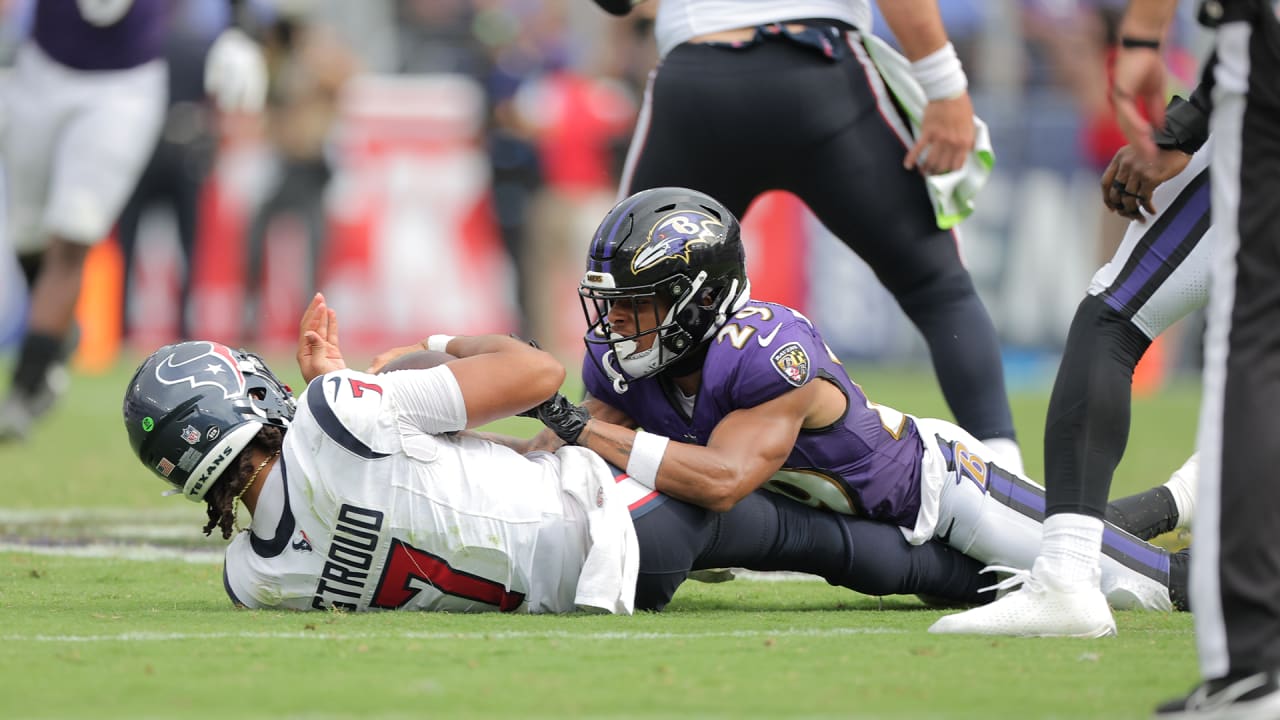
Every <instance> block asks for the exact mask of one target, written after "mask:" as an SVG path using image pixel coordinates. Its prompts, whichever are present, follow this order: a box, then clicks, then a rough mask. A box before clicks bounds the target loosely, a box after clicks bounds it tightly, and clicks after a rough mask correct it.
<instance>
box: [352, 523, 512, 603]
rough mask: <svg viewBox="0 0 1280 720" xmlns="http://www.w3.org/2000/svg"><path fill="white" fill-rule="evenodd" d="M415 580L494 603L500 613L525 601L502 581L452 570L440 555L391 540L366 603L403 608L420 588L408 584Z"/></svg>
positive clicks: (450, 593)
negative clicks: (384, 568)
mask: <svg viewBox="0 0 1280 720" xmlns="http://www.w3.org/2000/svg"><path fill="white" fill-rule="evenodd" d="M414 580H418V581H419V582H424V583H427V584H428V585H430V586H432V587H434V588H435V589H436V590H439V591H440V592H442V593H444V594H445V595H453V596H454V597H460V598H465V599H467V600H474V601H476V602H482V603H484V604H486V605H495V606H497V608H498V609H499V610H501V611H502V612H511V611H513V610H515V609H516V608H518V607H520V604H521V603H523V602H524V593H519V592H512V591H510V590H507V589H506V588H505V587H504V586H503V585H502V584H501V583H496V582H494V581H492V580H486V579H485V578H482V577H480V576H478V575H472V574H471V573H466V572H463V571H461V570H455V569H453V568H452V567H450V566H449V563H447V562H445V561H444V559H443V558H439V557H436V556H435V555H432V554H431V553H429V552H427V551H425V550H419V549H418V548H416V547H414V546H412V545H409V544H408V543H405V542H403V541H401V540H398V539H393V540H392V541H391V551H390V552H389V553H387V564H386V570H385V571H383V573H382V580H381V581H380V582H379V583H378V589H377V590H376V591H375V592H374V593H373V600H372V602H370V603H369V604H370V605H372V606H373V607H378V608H387V609H391V610H394V609H396V608H399V607H403V606H404V605H405V604H406V603H408V602H409V601H410V600H412V599H413V598H414V596H415V595H417V594H418V592H419V591H420V590H421V588H416V587H412V586H411V585H410V583H411V582H412V581H414Z"/></svg>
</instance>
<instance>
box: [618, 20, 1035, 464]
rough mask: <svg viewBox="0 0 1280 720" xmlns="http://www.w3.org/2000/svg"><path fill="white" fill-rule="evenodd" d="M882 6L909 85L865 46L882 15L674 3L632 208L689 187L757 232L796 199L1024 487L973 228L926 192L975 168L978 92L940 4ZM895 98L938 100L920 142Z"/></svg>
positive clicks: (881, 53)
mask: <svg viewBox="0 0 1280 720" xmlns="http://www.w3.org/2000/svg"><path fill="white" fill-rule="evenodd" d="M598 4H600V5H601V7H603V8H604V9H605V10H607V11H610V12H614V13H619V12H622V13H625V12H627V11H628V10H629V9H630V5H631V4H630V3H627V2H624V1H620V0H601V1H600V2H599V3H598ZM878 6H879V9H880V11H881V13H882V14H883V16H884V19H885V21H886V23H887V24H888V25H889V27H890V28H891V29H892V31H893V34H894V36H895V37H896V38H897V40H898V42H899V43H900V44H901V46H902V48H903V51H904V54H905V55H906V59H907V61H909V64H908V63H907V62H905V61H902V62H899V63H898V65H897V68H898V70H899V72H898V73H897V74H896V75H894V76H893V77H889V76H888V75H887V74H886V72H887V71H886V70H885V67H886V61H885V59H884V58H885V57H886V55H889V54H891V53H892V50H889V49H888V48H887V46H883V45H880V46H876V45H868V46H865V47H864V44H863V42H864V35H869V33H870V30H871V25H872V9H871V4H870V2H869V1H868V0H806V1H804V2H780V1H778V2H767V1H762V0H740V1H737V2H727V3H725V2H706V1H705V0H663V2H661V3H660V4H659V6H658V12H657V19H656V22H655V33H656V36H657V42H658V52H659V54H660V56H661V61H660V62H659V64H658V66H657V68H655V70H654V71H653V73H652V75H651V77H650V83H649V87H648V89H647V91H646V94H645V104H644V107H643V108H642V109H641V113H640V119H639V121H638V123H637V127H636V133H635V137H634V138H633V140H632V143H631V150H630V155H629V156H628V158H627V161H626V166H625V168H624V171H623V172H624V174H623V178H622V183H621V189H620V193H619V197H622V196H625V195H628V194H631V193H634V192H636V191H639V190H643V189H646V188H653V187H658V186H680V187H689V188H693V189H695V190H700V191H703V192H706V193H708V194H709V195H711V196H713V197H715V198H717V199H718V200H719V201H721V202H722V203H724V205H725V207H727V208H728V209H729V211H730V212H732V213H733V214H734V215H735V216H738V217H742V215H743V213H744V212H745V211H746V210H747V207H748V206H749V205H750V204H751V202H752V200H754V199H755V198H756V197H758V196H759V195H761V194H762V193H764V192H766V191H768V190H774V189H783V190H787V191H790V192H792V193H794V194H795V195H796V196H798V197H799V198H800V199H801V200H803V201H804V202H805V204H806V205H808V207H809V208H810V209H811V210H812V211H813V212H814V214H815V215H816V216H817V217H818V219H819V220H821V221H822V223H823V224H824V225H826V227H827V228H829V229H830V230H831V231H832V232H833V233H835V235H836V236H838V237H839V238H840V239H841V240H842V241H844V243H845V244H846V245H848V246H849V247H850V248H851V249H852V250H853V251H854V252H856V253H857V254H858V256H859V257H861V258H862V259H863V260H865V261H866V263H867V264H868V265H869V266H870V267H871V268H872V270H874V271H875V274H876V277H877V278H879V280H880V282H881V283H883V284H884V286H885V287H886V288H887V289H888V290H889V291H890V292H891V293H892V294H893V296H894V298H895V299H896V300H897V302H898V304H899V306H900V307H901V308H902V310H903V311H904V312H905V313H906V315H907V316H908V317H909V318H910V319H911V321H912V322H913V323H914V324H915V325H916V327H917V328H918V329H919V330H920V332H921V333H922V334H923V336H924V339H925V342H926V343H927V345H928V346H929V353H930V356H931V357H932V359H933V366H934V371H935V373H936V374H937V377H938V381H939V384H940V385H941V388H942V392H943V395H944V396H945V398H946V400H947V404H948V405H949V406H950V408H951V411H952V414H953V415H954V416H955V418H956V420H957V422H958V423H959V424H960V425H961V426H962V427H964V428H965V429H967V430H969V431H970V432H971V433H972V434H973V435H975V436H976V437H978V438H980V439H982V440H983V441H984V442H987V443H988V445H989V447H990V448H991V449H992V450H994V451H996V452H997V453H999V454H1000V455H1001V456H1002V457H1003V458H1004V459H1005V464H1006V465H1007V466H1008V467H1010V468H1011V469H1014V470H1018V471H1020V470H1021V469H1022V458H1021V453H1020V451H1019V450H1018V446H1017V444H1016V439H1015V433H1014V428H1013V418H1012V414H1011V412H1010V409H1009V403H1008V398H1007V395H1006V392H1005V382H1004V374H1003V363H1002V359H1001V356H1000V352H999V340H998V337H997V335H996V330H995V326H994V324H993V323H992V321H991V317H990V316H989V314H988V313H987V310H986V308H985V307H984V305H983V304H982V301H981V300H980V299H979V297H978V294H977V291H976V289H975V287H974V284H973V281H972V279H971V278H970V276H969V273H968V271H967V270H966V269H965V266H964V263H963V262H962V260H961V257H960V248H959V233H958V231H957V230H956V229H955V227H954V225H955V223H956V222H958V221H959V218H961V217H963V216H964V215H965V214H967V210H958V209H957V208H956V207H955V206H954V204H953V202H952V201H951V200H950V199H945V200H942V199H940V198H942V197H946V193H939V192H935V191H934V190H933V189H931V188H930V186H929V183H928V182H927V177H928V176H935V175H943V174H947V173H951V172H953V171H959V170H962V169H964V168H966V165H967V163H968V161H969V159H970V156H971V153H972V152H973V151H974V149H975V141H976V137H977V132H976V129H975V123H974V116H973V105H972V103H971V102H970V99H969V94H968V81H967V78H966V76H965V72H964V69H963V67H962V66H961V64H960V60H959V58H958V56H957V54H956V51H955V48H954V47H953V46H952V44H951V43H950V42H949V41H948V39H947V33H946V30H945V29H944V27H943V24H942V20H941V17H940V15H939V11H938V5H937V3H936V2H935V1H934V0H909V1H908V0H897V1H895V2H889V3H879V4H878ZM880 48H883V49H880ZM872 50H876V52H875V53H874V54H873V53H872ZM873 58H875V59H873ZM897 60H898V61H901V58H900V57H899V58H897ZM890 62H892V61H890ZM886 81H888V82H889V83H890V86H892V85H893V84H894V83H901V84H906V85H914V86H915V87H914V90H915V92H920V91H922V92H923V99H924V101H925V102H924V103H923V107H922V108H918V109H917V112H918V114H917V115H916V116H915V117H914V118H913V119H915V120H918V131H916V132H914V133H913V132H912V130H911V129H910V128H909V127H908V122H907V120H906V119H904V115H905V112H904V110H903V109H902V108H900V107H899V106H898V105H897V104H895V100H894V99H893V96H892V95H891V94H890V92H889V91H888V90H887V89H886ZM898 97H899V98H901V97H902V95H901V94H898ZM968 200H971V197H970V198H966V202H967V201H968ZM934 201H938V202H939V204H938V205H937V207H934ZM942 228H948V229H942ZM780 241H782V240H778V239H775V240H773V242H780ZM960 327H962V328H964V329H965V330H964V332H963V333H962V334H957V332H956V328H960Z"/></svg>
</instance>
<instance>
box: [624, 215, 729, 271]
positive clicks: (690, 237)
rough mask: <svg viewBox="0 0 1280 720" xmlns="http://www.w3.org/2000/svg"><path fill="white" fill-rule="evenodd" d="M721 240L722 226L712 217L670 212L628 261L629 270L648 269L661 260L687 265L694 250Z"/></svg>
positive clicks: (722, 235)
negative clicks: (633, 257)
mask: <svg viewBox="0 0 1280 720" xmlns="http://www.w3.org/2000/svg"><path fill="white" fill-rule="evenodd" d="M722 237H724V223H722V222H720V221H719V220H717V219H715V218H714V217H711V216H710V215H707V214H706V213H700V212H697V211H693V210H681V211H678V212H673V213H671V214H670V215H668V216H666V217H664V218H662V220H660V221H659V222H658V224H657V225H655V226H654V228H653V232H651V233H649V239H648V240H647V241H646V242H645V245H644V246H643V247H641V248H640V251H639V252H637V253H636V256H635V259H633V260H632V261H631V271H632V272H637V273H638V272H640V271H642V270H647V269H649V268H651V267H653V266H654V265H657V264H658V263H660V262H662V261H663V260H674V259H680V260H683V261H684V262H685V264H688V263H689V254H690V252H691V251H692V250H693V248H695V247H697V246H698V245H709V244H711V241H712V240H715V239H718V238H722Z"/></svg>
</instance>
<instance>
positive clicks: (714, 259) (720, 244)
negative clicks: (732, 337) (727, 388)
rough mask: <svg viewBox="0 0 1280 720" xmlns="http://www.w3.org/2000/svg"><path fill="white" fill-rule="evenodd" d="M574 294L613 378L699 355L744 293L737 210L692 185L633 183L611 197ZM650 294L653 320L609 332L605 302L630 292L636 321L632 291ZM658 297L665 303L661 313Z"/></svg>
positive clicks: (616, 381)
mask: <svg viewBox="0 0 1280 720" xmlns="http://www.w3.org/2000/svg"><path fill="white" fill-rule="evenodd" d="M578 295H579V297H580V300H581V302H582V310H583V313H584V314H585V315H586V317H587V323H588V325H589V326H590V327H589V328H588V330H587V333H586V336H585V339H586V342H587V345H588V347H590V346H592V345H608V346H609V350H608V351H607V352H606V353H605V354H604V356H603V358H602V362H601V365H602V367H603V369H604V372H605V374H606V375H607V376H608V377H609V378H610V380H612V381H613V385H614V388H615V389H616V390H617V391H618V392H626V386H627V381H628V380H634V379H639V378H643V377H649V376H651V375H654V374H656V373H658V372H659V371H661V370H663V369H665V368H669V367H671V366H672V365H673V364H675V363H677V362H679V361H680V360H682V359H685V358H695V357H697V355H696V353H697V351H698V350H700V349H702V348H704V347H706V346H707V344H708V343H709V342H710V340H711V338H712V337H713V336H714V335H715V333H716V331H717V330H719V329H720V328H721V327H722V326H723V325H724V324H725V322H726V321H727V320H728V318H729V316H730V315H731V314H733V313H734V312H736V311H737V310H738V309H739V308H741V307H742V305H743V304H744V303H746V302H747V300H749V299H750V296H751V284H750V283H749V282H748V280H747V265H746V253H745V251H744V249H743V247H742V237H741V230H740V228H739V226H738V219H737V218H735V217H734V216H733V213H731V212H729V210H728V208H726V207H724V206H723V205H721V204H720V203H719V202H717V201H716V200H714V199H712V198H711V197H710V196H708V195H706V194H704V193H700V192H698V191H696V190H689V189H687V188H678V187H662V188H654V189H652V190H645V191H642V192H639V193H636V194H635V195H632V196H631V197H629V198H627V199H625V200H623V201H622V202H620V203H618V204H617V205H615V206H614V207H613V209H612V210H610V211H609V214H608V215H606V216H605V218H604V221H603V222H601V223H600V227H599V228H598V229H597V230H596V234H595V237H593V238H592V240H591V247H590V249H589V250H588V254H587V272H586V274H584V275H583V278H582V283H581V284H580V285H579V288H578ZM646 297H647V298H652V299H653V300H654V301H655V303H654V317H653V323H652V325H653V327H652V328H649V329H646V330H644V331H643V332H634V333H632V334H631V335H625V336H624V335H621V334H619V333H617V332H615V331H614V329H613V328H612V327H611V325H610V322H609V311H610V309H612V308H613V307H614V305H615V304H616V303H618V302H619V301H630V303H629V304H628V305H626V306H624V307H628V306H629V307H630V309H631V311H632V312H633V313H634V316H633V319H634V320H635V325H634V327H635V328H636V330H637V331H638V330H639V328H640V326H641V325H640V315H639V311H638V309H637V308H638V305H637V304H636V302H635V301H636V300H637V299H639V298H646ZM659 305H663V306H665V307H666V311H665V313H664V314H663V316H662V317H658V307H659ZM652 334H656V335H657V338H656V340H655V342H654V343H653V345H652V347H651V348H650V349H648V350H643V351H638V350H637V349H636V348H637V341H638V340H639V339H640V338H642V337H644V336H645V335H652ZM691 369H692V368H691Z"/></svg>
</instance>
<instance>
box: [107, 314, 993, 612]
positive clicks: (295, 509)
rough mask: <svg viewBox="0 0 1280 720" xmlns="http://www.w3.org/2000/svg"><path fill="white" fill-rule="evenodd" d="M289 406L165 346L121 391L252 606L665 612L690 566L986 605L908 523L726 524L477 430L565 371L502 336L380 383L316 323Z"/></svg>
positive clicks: (235, 361) (816, 515)
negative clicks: (298, 390) (302, 386)
mask: <svg viewBox="0 0 1280 720" xmlns="http://www.w3.org/2000/svg"><path fill="white" fill-rule="evenodd" d="M302 331H303V332H302V334H301V337H300V340H299V350H298V362H299V366H300V367H301V369H302V375H303V377H304V379H306V380H307V381H308V386H307V388H306V390H305V391H304V392H303V393H302V394H301V396H300V397H299V398H298V400H297V402H296V403H295V400H294V398H293V397H292V393H291V391H290V390H289V388H288V387H286V386H285V385H284V384H283V383H281V382H280V381H279V380H278V379H277V378H276V377H275V376H274V375H273V374H272V373H271V371H270V370H269V369H268V368H267V366H266V365H265V364H264V363H263V362H262V360H261V359H260V358H259V357H258V356H256V355H254V354H252V353H248V352H245V351H241V350H232V349H230V348H228V347H226V346H224V345H221V344H219V343H215V342H207V341H194V342H184V343H179V344H176V345H169V346H166V347H163V348H161V349H160V350H158V351H157V352H156V353H154V354H152V355H151V356H150V357H149V358H147V359H146V360H145V361H144V362H143V363H142V365H141V366H140V367H139V368H138V370H137V372H136V373H135V374H134V376H133V378H132V379H131V380H130V382H129V386H128V388H127V390H126V394H125V401H124V419H125V424H126V428H127V431H128V436H129V440H130V444H131V446H132V448H133V451H134V453H135V454H136V455H137V457H138V458H139V459H140V460H141V461H142V462H143V464H144V465H145V466H146V467H148V468H149V469H150V470H151V471H152V472H154V473H155V474H156V475H158V476H160V477H161V478H162V479H164V480H165V481H166V482H168V483H169V484H170V485H171V486H172V492H173V493H175V494H177V493H181V494H182V495H184V496H185V497H187V498H188V499H190V500H193V501H198V502H204V503H206V505H207V507H208V513H209V521H208V524H207V525H206V526H205V532H206V533H208V532H211V531H212V530H213V529H214V528H218V529H220V530H221V532H222V535H223V537H226V538H232V535H233V531H234V523H235V503H236V502H237V501H238V500H239V501H242V502H243V503H244V505H245V507H246V508H247V509H248V510H249V512H250V514H251V515H252V518H253V519H252V523H251V525H250V527H249V528H248V529H247V530H246V531H243V532H240V533H239V534H235V535H234V538H233V539H232V542H231V544H230V545H229V546H228V548H227V554H226V565H225V571H224V578H225V585H226V590H227V593H228V594H229V595H230V597H231V598H232V600H233V601H234V602H235V603H237V604H239V605H243V606H247V607H282V608H292V609H299V610H306V609H329V608H338V609H347V610H371V609H415V610H449V611H454V612H470V611H486V610H498V611H509V612H567V611H572V610H575V609H581V608H590V609H595V610H598V611H604V612H611V613H629V612H631V611H632V610H633V609H635V608H640V609H654V610H660V609H661V608H662V607H663V606H665V605H666V603H667V602H668V601H669V600H670V598H671V595H672V594H673V593H674V592H675V589H676V588H677V587H678V586H679V584H680V583H681V582H682V581H683V580H684V578H685V577H686V576H687V574H688V573H689V571H690V570H691V569H697V568H701V567H726V566H732V567H746V568H754V569H760V570H796V571H801V572H809V573H813V574H817V575H820V576H822V577H824V578H826V579H827V580H828V581H829V582H831V583H833V584H838V585H843V586H845V587H849V588H851V589H855V590H858V591H860V592H864V593H868V594H875V595H884V594H900V593H925V594H929V595H936V596H940V597H943V598H947V599H949V600H951V601H957V602H967V603H977V602H984V601H989V600H990V599H992V597H993V594H992V593H991V592H989V591H988V592H983V591H981V590H980V588H981V586H982V585H984V584H985V582H984V581H982V580H981V579H980V576H979V573H978V571H979V570H980V568H981V566H980V564H978V563H977V562H976V561H974V560H971V559H970V558H967V557H965V556H963V555H961V554H960V553H959V552H956V551H955V550H953V549H951V548H949V547H946V546H944V545H942V544H939V543H928V544H925V545H909V544H908V543H907V542H906V541H905V539H904V538H903V537H902V534H901V533H900V532H898V531H897V529H896V528H894V527H892V526H890V525H886V524H882V523H876V522H872V521H869V520H866V519H863V518H855V517H850V516H845V515H837V514H835V513H825V512H820V511H817V510H814V509H811V508H808V507H805V506H803V505H800V504H799V503H796V502H794V501H792V500H790V499H787V498H784V497H781V496H778V495H774V494H771V493H756V494H754V495H752V496H751V497H750V498H747V499H744V501H743V502H741V503H739V506H738V507H736V508H735V509H734V510H733V511H731V512H728V513H713V512H709V511H706V510H703V509H701V508H696V507H693V506H691V505H687V504H685V503H682V502H679V501H676V500H673V499H670V498H667V497H665V496H663V495H661V494H659V493H656V492H653V491H652V489H650V488H647V487H644V486H643V485H640V484H639V483H636V482H635V481H633V480H631V479H630V478H629V477H627V476H626V474H625V473H621V472H619V471H616V470H614V469H612V468H611V467H610V466H609V465H607V464H606V463H605V462H604V461H603V460H602V459H601V458H600V457H599V456H598V455H596V454H595V453H593V452H591V451H590V450H587V449H586V448H578V447H565V448H562V449H560V450H558V451H557V452H555V453H554V454H553V453H547V452H532V453H529V454H527V455H524V454H521V453H519V452H517V451H516V450H515V449H513V448H512V447H511V446H510V445H514V444H518V442H515V441H513V442H510V443H508V444H503V443H501V442H495V441H493V439H492V437H491V436H483V435H479V434H475V433H470V432H464V430H465V429H466V428H474V427H476V426H478V425H482V424H484V423H487V422H491V421H493V420H495V419H498V418H501V417H505V416H509V415H512V414H515V413H518V412H521V411H525V410H528V409H529V408H532V407H534V406H536V405H538V404H539V403H540V402H541V401H543V400H545V399H547V398H548V397H551V396H553V395H555V394H556V391H557V390H558V388H559V387H560V384H561V382H562V381H563V379H564V375H565V372H564V369H563V367H561V366H560V365H559V363H558V362H557V361H556V360H555V359H554V357H553V356H551V355H550V354H548V353H545V352H543V351H541V350H539V349H536V348H534V347H530V346H529V345H526V344H524V343H523V342H521V341H519V340H516V339H513V338H511V337H508V336H504V335H485V336H476V337H465V336H460V337H449V336H441V335H435V336H432V337H431V338H429V339H428V340H426V341H424V345H425V346H426V347H427V349H430V350H442V351H447V352H448V353H449V354H450V355H453V356H456V359H452V360H450V361H448V362H447V363H445V364H444V365H439V366H436V367H432V368H429V369H415V370H402V371H397V372H390V373H386V374H382V375H369V374H366V373H362V372H358V371H354V370H351V369H347V368H346V365H345V362H344V360H343V358H342V354H341V352H340V350H339V349H338V346H337V318H336V315H335V314H334V313H333V311H332V310H331V309H329V308H328V307H327V306H326V305H325V303H324V300H323V297H322V296H320V295H317V296H316V298H315V299H314V300H313V301H312V303H311V305H310V307H309V308H308V310H307V313H306V315H305V316H304V320H303V325H302Z"/></svg>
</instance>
